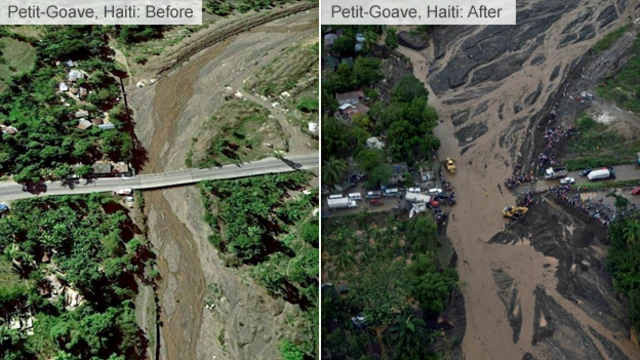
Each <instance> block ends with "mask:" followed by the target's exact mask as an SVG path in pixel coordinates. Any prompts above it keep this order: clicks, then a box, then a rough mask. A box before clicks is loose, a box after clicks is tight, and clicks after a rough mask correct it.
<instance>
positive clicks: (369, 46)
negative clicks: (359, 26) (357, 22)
mask: <svg viewBox="0 0 640 360" xmlns="http://www.w3.org/2000/svg"><path fill="white" fill-rule="evenodd" d="M377 43H378V34H376V33H375V32H374V31H372V30H368V31H366V32H365V33H364V41H363V42H362V51H363V52H364V53H365V54H370V53H371V51H373V48H374V47H375V46H376V44H377Z"/></svg>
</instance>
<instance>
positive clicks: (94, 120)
mask: <svg viewBox="0 0 640 360" xmlns="http://www.w3.org/2000/svg"><path fill="white" fill-rule="evenodd" d="M91 122H92V123H93V125H102V123H103V122H102V119H101V118H93V119H91Z"/></svg>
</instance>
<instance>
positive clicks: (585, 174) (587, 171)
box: [579, 168, 593, 176]
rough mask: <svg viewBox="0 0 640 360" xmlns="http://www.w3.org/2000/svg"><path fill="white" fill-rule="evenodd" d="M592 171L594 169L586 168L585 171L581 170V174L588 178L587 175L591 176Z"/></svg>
mask: <svg viewBox="0 0 640 360" xmlns="http://www.w3.org/2000/svg"><path fill="white" fill-rule="evenodd" d="M591 170H593V169H592V168H586V169H584V170H580V172H579V174H580V176H587V175H589V173H590V172H591Z"/></svg>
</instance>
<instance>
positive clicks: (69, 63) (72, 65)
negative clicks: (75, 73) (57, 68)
mask: <svg viewBox="0 0 640 360" xmlns="http://www.w3.org/2000/svg"><path fill="white" fill-rule="evenodd" d="M64 64H65V65H67V67H70V68H72V67H75V66H76V64H75V63H74V62H73V61H72V60H67V61H66V62H65V63H64Z"/></svg>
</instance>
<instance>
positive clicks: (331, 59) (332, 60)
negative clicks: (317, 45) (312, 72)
mask: <svg viewBox="0 0 640 360" xmlns="http://www.w3.org/2000/svg"><path fill="white" fill-rule="evenodd" d="M338 65H340V58H339V57H337V56H333V55H329V56H327V66H329V69H331V70H333V71H336V69H337V68H338Z"/></svg>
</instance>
